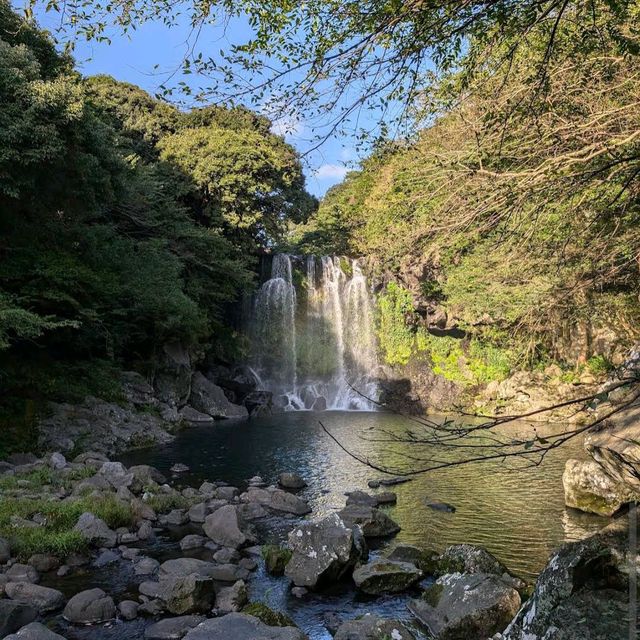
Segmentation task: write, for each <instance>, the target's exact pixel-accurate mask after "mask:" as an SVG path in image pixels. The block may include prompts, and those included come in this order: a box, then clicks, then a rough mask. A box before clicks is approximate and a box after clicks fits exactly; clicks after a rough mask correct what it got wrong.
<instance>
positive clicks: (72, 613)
mask: <svg viewBox="0 0 640 640" xmlns="http://www.w3.org/2000/svg"><path fill="white" fill-rule="evenodd" d="M62 615H63V616H64V618H65V619H66V620H68V621H69V622H73V623H74V624H99V623H100V622H106V621H107V620H113V618H115V616H116V605H115V604H114V602H113V598H112V597H111V596H108V595H107V594H106V593H105V592H104V591H103V590H102V589H88V590H87V591H81V592H80V593H77V594H76V595H75V596H73V598H71V599H70V600H69V602H67V606H66V607H65V608H64V611H63V613H62Z"/></svg>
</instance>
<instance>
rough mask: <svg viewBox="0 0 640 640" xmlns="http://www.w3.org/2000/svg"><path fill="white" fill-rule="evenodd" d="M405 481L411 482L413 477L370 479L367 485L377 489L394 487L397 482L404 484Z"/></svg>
mask: <svg viewBox="0 0 640 640" xmlns="http://www.w3.org/2000/svg"><path fill="white" fill-rule="evenodd" d="M405 482H411V478H402V477H397V478H380V479H379V480H369V482H367V485H368V487H369V488H370V489H377V488H378V487H393V486H395V485H397V484H404V483H405Z"/></svg>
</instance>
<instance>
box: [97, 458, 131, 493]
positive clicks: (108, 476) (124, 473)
mask: <svg viewBox="0 0 640 640" xmlns="http://www.w3.org/2000/svg"><path fill="white" fill-rule="evenodd" d="M98 474H99V475H101V476H102V477H103V478H104V479H105V480H106V481H107V482H108V483H109V484H110V485H111V486H112V487H113V488H114V489H117V488H118V487H130V486H131V485H132V484H133V474H132V473H129V471H128V470H127V468H126V467H125V466H124V465H123V464H122V463H121V462H103V463H102V466H101V467H100V469H99V470H98Z"/></svg>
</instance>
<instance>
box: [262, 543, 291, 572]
mask: <svg viewBox="0 0 640 640" xmlns="http://www.w3.org/2000/svg"><path fill="white" fill-rule="evenodd" d="M262 557H263V558H264V563H265V565H266V568H267V572H268V573H270V574H271V575H273V576H281V575H283V574H284V568H285V567H286V566H287V563H288V562H289V560H291V550H290V549H285V548H283V547H279V546H278V545H276V544H265V545H264V546H263V547H262Z"/></svg>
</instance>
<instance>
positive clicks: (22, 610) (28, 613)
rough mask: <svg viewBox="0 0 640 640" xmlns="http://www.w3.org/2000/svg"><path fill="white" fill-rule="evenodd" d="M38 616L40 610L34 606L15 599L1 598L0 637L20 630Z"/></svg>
mask: <svg viewBox="0 0 640 640" xmlns="http://www.w3.org/2000/svg"><path fill="white" fill-rule="evenodd" d="M37 617H38V612H37V611H36V610H35V608H34V607H31V606H29V605H26V604H22V603H20V602H15V601H13V600H4V599H0V638H4V637H5V636H7V635H9V634H10V633H13V632H14V631H18V629H20V628H22V627H24V626H25V625H27V624H29V623H30V622H33V621H34V620H35V619H36V618H37Z"/></svg>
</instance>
